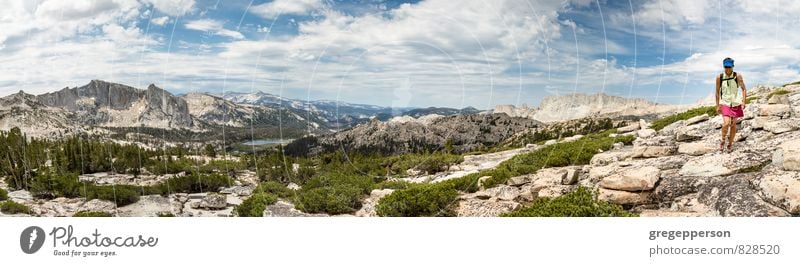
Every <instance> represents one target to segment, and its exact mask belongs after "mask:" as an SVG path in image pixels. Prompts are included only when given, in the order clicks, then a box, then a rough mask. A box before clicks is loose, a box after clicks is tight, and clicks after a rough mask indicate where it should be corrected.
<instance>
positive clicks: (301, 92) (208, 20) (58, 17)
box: [0, 0, 800, 109]
mask: <svg viewBox="0 0 800 266" xmlns="http://www.w3.org/2000/svg"><path fill="white" fill-rule="evenodd" d="M4 2H7V3H4V6H5V7H6V8H5V9H3V10H0V29H1V30H0V60H2V62H4V63H3V65H4V69H3V71H0V95H7V94H10V93H14V92H17V91H19V90H25V91H27V92H30V93H42V92H47V91H53V90H57V89H60V88H64V87H74V86H80V85H83V84H86V83H88V81H89V80H91V79H103V80H108V81H114V82H119V83H124V84H128V85H133V86H136V87H141V88H144V87H146V86H147V85H148V84H150V83H155V84H156V85H158V86H160V87H163V88H166V89H168V90H170V91H172V92H174V93H189V92H210V93H217V94H219V93H222V92H224V91H238V92H251V91H252V92H255V91H264V92H268V93H272V94H279V95H283V96H285V97H290V98H298V99H312V100H315V99H329V100H340V101H346V102H355V103H368V104H376V105H383V106H397V107H400V106H419V107H425V106H448V107H466V106H474V107H477V108H480V109H487V108H491V107H493V106H495V105H498V104H515V105H521V104H528V105H537V104H538V103H539V102H540V101H541V100H542V99H543V97H546V96H550V95H559V94H566V93H572V92H580V93H598V92H603V93H606V94H611V95H619V96H625V97H639V98H645V99H648V100H652V101H657V102H663V103H676V104H677V103H693V102H696V101H697V100H698V99H700V98H702V97H704V96H706V95H708V94H709V93H710V91H711V90H713V84H712V81H713V78H714V77H715V75H716V74H718V73H719V72H720V71H721V61H722V58H724V57H727V56H730V57H733V58H734V59H736V65H737V67H736V70H737V71H738V72H740V73H742V74H743V75H744V76H745V78H746V81H747V83H748V85H749V86H751V87H752V86H755V85H757V84H775V85H779V84H783V83H786V82H790V81H795V80H800V75H798V74H799V73H800V64H798V63H797V62H800V35H798V34H796V30H795V29H793V25H798V24H800V21H798V20H800V19H798V17H797V16H795V15H794V14H797V13H800V3H798V2H797V1H788V0H768V1H757V2H755V1H738V0H728V1H719V0H716V1H710V0H709V1H704V0H695V1H690V0H656V1H589V0H572V1H561V0H556V1H546V0H496V1H495V0H492V1H490V0H470V1H450V0H425V1H378V0H365V1H331V0H275V1H222V0H218V1H217V0H212V1H205V0H171V1H165V0H93V1H80V0H78V1H55V0H40V1H22V0H20V1H16V0H12V1H4Z"/></svg>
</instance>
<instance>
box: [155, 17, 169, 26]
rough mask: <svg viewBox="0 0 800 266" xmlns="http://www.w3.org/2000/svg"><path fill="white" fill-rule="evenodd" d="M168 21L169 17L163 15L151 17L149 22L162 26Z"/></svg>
mask: <svg viewBox="0 0 800 266" xmlns="http://www.w3.org/2000/svg"><path fill="white" fill-rule="evenodd" d="M168 21H169V17H168V16H163V17H158V18H153V19H151V20H150V23H153V24H155V25H158V26H164V24H167V22H168Z"/></svg>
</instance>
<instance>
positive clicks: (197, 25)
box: [186, 19, 244, 39]
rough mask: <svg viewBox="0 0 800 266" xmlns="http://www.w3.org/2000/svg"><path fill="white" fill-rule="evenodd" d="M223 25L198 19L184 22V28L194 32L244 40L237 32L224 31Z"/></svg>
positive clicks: (209, 20)
mask: <svg viewBox="0 0 800 266" xmlns="http://www.w3.org/2000/svg"><path fill="white" fill-rule="evenodd" d="M224 24H225V23H223V22H222V21H219V20H213V19H198V20H192V21H189V22H186V28H187V29H190V30H196V31H205V32H210V33H212V34H215V35H221V36H227V37H231V38H234V39H244V35H242V34H241V33H239V32H238V31H233V30H229V29H226V28H225V26H224Z"/></svg>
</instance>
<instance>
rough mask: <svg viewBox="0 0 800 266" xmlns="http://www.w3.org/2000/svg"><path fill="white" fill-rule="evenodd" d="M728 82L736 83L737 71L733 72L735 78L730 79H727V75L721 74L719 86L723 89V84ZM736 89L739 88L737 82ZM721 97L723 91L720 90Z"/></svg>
mask: <svg viewBox="0 0 800 266" xmlns="http://www.w3.org/2000/svg"><path fill="white" fill-rule="evenodd" d="M728 80H733V81H736V71H734V72H733V76H731V77H730V78H725V73H720V74H719V86H720V87H722V83H723V82H727V81H728ZM736 87H737V88H738V87H739V82H736ZM719 96H720V97H722V90H719Z"/></svg>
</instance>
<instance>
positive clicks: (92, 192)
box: [86, 185, 141, 207]
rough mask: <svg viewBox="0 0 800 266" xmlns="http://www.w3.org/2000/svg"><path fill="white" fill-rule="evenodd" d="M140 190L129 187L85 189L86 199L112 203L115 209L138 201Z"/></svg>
mask: <svg viewBox="0 0 800 266" xmlns="http://www.w3.org/2000/svg"><path fill="white" fill-rule="evenodd" d="M140 194H141V188H140V187H136V186H131V185H114V186H95V185H91V186H90V188H89V189H87V193H86V199H87V200H91V199H101V200H107V201H111V202H114V203H115V204H117V207H121V206H125V205H128V204H132V203H135V202H137V201H139V195H140Z"/></svg>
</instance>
